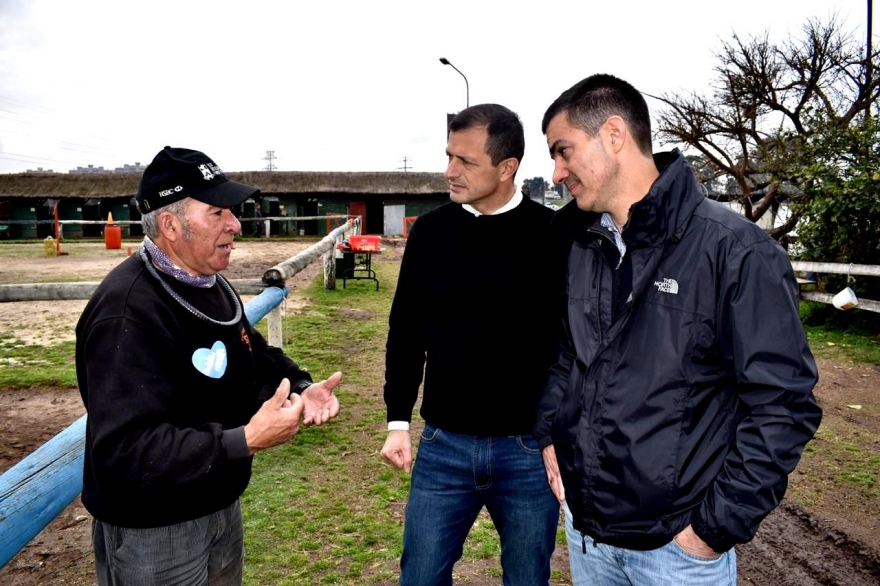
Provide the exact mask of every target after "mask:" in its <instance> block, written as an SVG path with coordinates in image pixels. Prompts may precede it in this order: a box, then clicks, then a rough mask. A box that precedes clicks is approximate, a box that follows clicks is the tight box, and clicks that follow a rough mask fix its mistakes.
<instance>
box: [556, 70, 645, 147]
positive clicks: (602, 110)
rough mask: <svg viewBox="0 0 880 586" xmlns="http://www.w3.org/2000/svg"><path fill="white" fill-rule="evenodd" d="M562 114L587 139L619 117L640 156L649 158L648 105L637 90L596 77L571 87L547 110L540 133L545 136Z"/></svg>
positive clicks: (603, 75)
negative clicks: (626, 127)
mask: <svg viewBox="0 0 880 586" xmlns="http://www.w3.org/2000/svg"><path fill="white" fill-rule="evenodd" d="M561 113H566V114H568V121H569V123H570V124H571V125H572V126H576V127H577V128H580V129H581V130H583V131H584V132H586V133H587V134H588V135H589V136H596V134H597V133H598V132H599V129H600V128H601V127H602V125H603V124H605V121H606V120H608V118H610V117H611V116H620V117H621V118H623V120H624V122H626V125H627V126H628V127H629V130H630V132H631V133H632V136H633V139H634V140H635V142H636V145H638V147H639V150H640V151H641V152H642V153H643V154H646V155H650V154H651V116H650V114H649V113H648V104H647V103H646V102H645V98H644V97H643V96H642V94H641V93H639V91H638V90H637V89H636V88H634V87H633V86H632V85H630V84H629V83H627V82H625V81H623V80H622V79H619V78H617V77H614V76H613V75H608V74H607V73H597V74H595V75H591V76H590V77H588V78H586V79H584V80H581V81H579V82H578V83H576V84H574V85H573V86H571V87H570V88H569V89H567V90H565V91H564V92H562V94H561V95H560V96H559V97H558V98H556V101H554V102H553V103H552V104H550V107H549V108H547V112H546V113H545V114H544V120H543V121H542V122H541V132H543V133H544V134H547V127H548V126H549V125H550V121H551V120H553V118H555V117H556V115H557V114H561Z"/></svg>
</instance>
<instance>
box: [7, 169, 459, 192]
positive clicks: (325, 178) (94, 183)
mask: <svg viewBox="0 0 880 586" xmlns="http://www.w3.org/2000/svg"><path fill="white" fill-rule="evenodd" d="M227 176H228V177H229V178H230V179H231V180H233V181H239V182H241V183H247V184H249V185H254V186H256V187H259V188H260V191H262V193H263V194H265V195H271V194H273V193H357V194H360V193H373V194H386V195H430V194H439V193H448V191H449V188H448V186H447V184H446V180H445V179H444V178H443V173H402V172H397V173H336V172H323V173H319V172H307V171H284V172H268V171H248V172H230V173H227ZM140 180H141V174H140V173H107V174H100V175H99V174H94V175H77V174H66V173H15V174H0V197H53V198H57V197H85V198H102V197H119V196H125V195H127V196H133V195H135V194H136V193H137V190H138V185H139V184H140Z"/></svg>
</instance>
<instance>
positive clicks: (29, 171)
mask: <svg viewBox="0 0 880 586" xmlns="http://www.w3.org/2000/svg"><path fill="white" fill-rule="evenodd" d="M54 172H55V171H53V170H52V169H43V168H42V167H37V168H36V169H28V170H27V171H25V173H33V174H40V173H54Z"/></svg>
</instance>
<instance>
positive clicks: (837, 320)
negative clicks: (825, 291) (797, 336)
mask: <svg viewBox="0 0 880 586" xmlns="http://www.w3.org/2000/svg"><path fill="white" fill-rule="evenodd" d="M800 315H801V321H802V322H803V324H804V331H806V333H807V339H808V340H809V341H810V349H811V350H812V351H813V354H814V355H815V356H816V357H817V358H826V359H829V360H835V361H838V362H843V363H850V364H880V314H876V313H872V312H869V311H863V310H850V311H847V312H843V311H840V310H839V309H835V308H834V307H832V306H830V305H828V304H825V303H816V302H812V301H801V305H800Z"/></svg>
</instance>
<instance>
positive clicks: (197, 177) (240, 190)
mask: <svg viewBox="0 0 880 586" xmlns="http://www.w3.org/2000/svg"><path fill="white" fill-rule="evenodd" d="M259 192H260V190H259V188H257V187H254V186H252V185H245V184H244V183H236V182H235V181H230V180H229V179H227V178H226V174H225V173H223V169H221V168H220V167H218V166H217V165H216V164H215V163H214V161H212V160H211V159H210V157H208V156H207V155H206V154H205V153H201V152H199V151H194V150H192V149H182V148H172V147H169V146H167V147H165V148H164V149H162V150H161V151H159V154H157V155H156V156H155V157H154V158H153V161H152V162H151V163H150V164H149V165H148V166H147V168H146V170H145V171H144V176H143V177H141V185H140V187H139V188H138V192H137V195H136V196H135V204H136V205H137V209H138V211H139V212H140V213H141V214H146V213H147V212H152V211H154V210H157V209H159V208H161V207H163V206H167V205H168V204H171V203H174V202H176V201H180V200H182V199H184V198H186V197H191V198H193V199H197V200H199V201H201V202H203V203H206V204H208V205H212V206H217V207H219V208H228V207H232V206H235V205H238V204H240V203H241V202H243V201H244V200H246V199H247V198H249V197H252V196H254V195H256V194H257V193H259Z"/></svg>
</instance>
